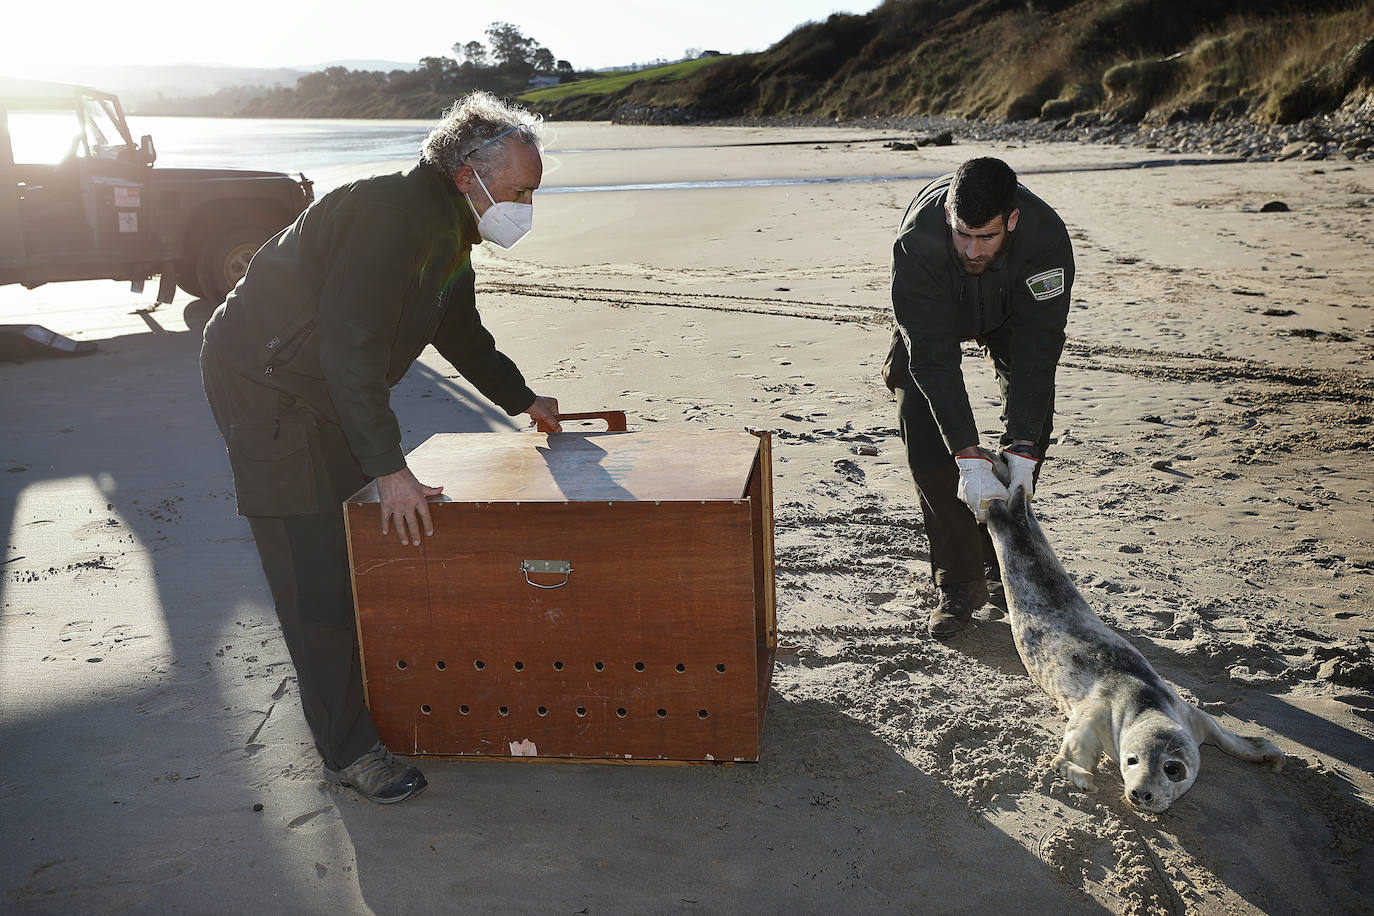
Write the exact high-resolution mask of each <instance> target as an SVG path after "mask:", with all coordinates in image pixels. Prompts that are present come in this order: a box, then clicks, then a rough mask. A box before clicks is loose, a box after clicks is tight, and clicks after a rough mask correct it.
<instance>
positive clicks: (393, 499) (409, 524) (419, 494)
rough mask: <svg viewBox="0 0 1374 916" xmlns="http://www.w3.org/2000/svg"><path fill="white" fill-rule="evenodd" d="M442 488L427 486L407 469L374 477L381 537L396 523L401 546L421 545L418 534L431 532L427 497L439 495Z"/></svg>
mask: <svg viewBox="0 0 1374 916" xmlns="http://www.w3.org/2000/svg"><path fill="white" fill-rule="evenodd" d="M442 492H444V488H443V487H427V486H425V485H424V484H422V483H420V481H418V480H416V479H415V475H414V474H412V473H411V471H410V468H401V469H400V470H399V471H397V472H396V473H394V474H386V475H383V476H381V477H378V478H377V495H378V496H380V497H381V500H382V534H383V535H386V533H387V532H388V531H390V530H391V523H392V522H393V521H394V522H395V523H396V536H397V537H399V538H400V539H401V543H402V544H407V545H409V544H414V545H415V546H416V547H419V546H420V531H421V530H422V525H423V530H424V532H425V534H433V533H434V521H433V519H431V518H430V515H429V503H427V502H425V497H426V496H438V495H439V494H440V493H442Z"/></svg>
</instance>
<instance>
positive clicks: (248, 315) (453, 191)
mask: <svg viewBox="0 0 1374 916" xmlns="http://www.w3.org/2000/svg"><path fill="white" fill-rule="evenodd" d="M537 126H538V123H537V119H536V118H534V117H533V116H532V115H530V114H529V113H528V112H526V111H524V110H523V109H518V108H512V107H509V106H507V105H505V104H503V103H502V102H500V101H499V100H497V99H496V98H494V97H493V96H491V95H490V94H487V93H483V92H475V93H472V94H471V95H469V96H467V97H465V98H463V99H461V100H459V101H458V102H457V103H455V104H454V105H453V107H452V108H451V109H449V111H448V112H446V113H445V116H444V118H443V119H442V120H441V121H440V122H439V124H438V125H437V126H436V127H435V128H434V129H433V130H432V131H431V132H430V134H429V136H428V137H427V138H426V140H425V142H424V146H423V149H422V152H421V157H420V161H419V163H418V164H417V165H416V166H415V167H414V168H412V169H410V171H408V172H404V173H399V174H394V175H384V176H379V177H374V178H368V179H365V180H362V181H358V182H354V183H353V184H350V185H346V186H344V187H342V188H339V189H337V190H335V191H332V192H331V193H329V194H327V195H325V196H324V197H323V198H321V199H320V200H319V201H317V202H316V203H315V204H314V205H313V206H311V207H310V208H309V209H307V210H306V211H305V212H304V213H302V214H301V215H300V217H299V218H298V219H297V220H296V222H295V223H294V224H293V225H291V226H289V227H287V228H286V229H283V230H282V231H281V232H280V233H278V234H277V236H276V237H275V238H273V239H271V240H270V241H268V242H267V243H266V244H265V245H264V246H263V247H262V249H261V250H260V251H259V252H258V253H257V255H256V256H255V257H254V258H253V261H252V263H251V265H250V266H249V268H248V273H247V275H246V276H244V278H243V279H242V280H241V281H240V282H239V285H238V286H237V288H235V289H234V290H233V292H231V293H230V294H229V296H228V298H227V299H226V300H225V302H224V304H222V305H221V306H220V307H219V308H218V309H217V310H216V311H215V313H214V315H213V316H212V317H211V319H210V322H209V324H207V325H206V327H205V340H204V345H203V348H202V350H201V373H202V378H203V380H204V383H205V394H206V397H207V399H208V400H209V402H210V409H211V411H212V412H213V413H214V417H215V423H216V424H217V425H218V426H219V429H220V432H221V433H222V434H223V436H224V440H225V443H226V444H227V446H228V451H229V462H230V465H231V467H232V469H233V474H234V488H235V490H236V492H237V495H238V510H239V514H240V515H244V516H247V517H248V519H249V525H250V527H251V528H252V531H253V537H254V539H255V541H256V542H257V547H258V553H259V555H260V556H261V559H262V566H263V570H264V572H265V573H266V574H267V581H268V584H269V586H270V587H271V591H272V597H273V599H274V601H275V603H276V609H277V617H278V620H280V622H281V627H282V633H283V635H284V636H285V638H286V644H287V648H288V649H289V650H290V653H291V660H292V662H293V663H294V664H295V667H296V675H297V682H298V685H299V689H300V695H301V705H302V707H303V708H304V711H305V718H306V721H307V723H309V726H310V730H311V732H312V733H313V734H314V738H315V746H316V747H317V748H318V749H319V752H320V756H321V757H322V758H323V761H324V775H325V778H326V779H327V780H328V781H330V782H333V783H335V784H338V785H343V786H350V787H352V788H354V789H356V790H357V791H358V792H360V793H361V794H362V795H364V796H365V797H367V798H368V799H370V800H372V801H375V802H379V803H383V804H386V803H391V802H399V801H403V800H405V799H406V798H409V797H411V796H413V795H415V794H417V793H419V792H420V791H421V790H423V789H424V787H425V785H426V783H425V778H424V776H423V775H422V774H421V773H420V771H419V770H417V769H416V768H415V767H414V766H410V765H408V764H406V763H405V762H404V761H403V760H402V759H399V758H397V757H395V756H394V755H392V754H391V752H390V751H389V750H388V749H387V748H386V747H385V746H384V745H383V744H382V742H381V740H380V739H379V737H378V734H377V729H376V727H375V726H374V724H373V722H372V717H371V715H370V714H369V713H368V710H367V708H366V706H365V705H364V703H363V689H362V675H361V668H360V664H359V659H358V643H357V629H356V627H355V625H354V616H353V595H352V585H351V580H350V575H349V565H348V555H347V549H346V542H345V535H344V525H343V515H342V510H341V503H342V501H343V500H344V499H345V498H347V497H348V496H349V495H350V494H352V493H353V492H355V491H356V490H357V489H358V488H360V487H362V486H363V485H364V484H366V483H367V482H368V481H369V480H373V479H375V480H376V481H377V489H378V493H379V496H380V501H381V517H380V518H379V519H378V524H379V525H380V526H381V531H382V533H383V534H388V533H389V532H390V531H391V530H392V529H394V531H395V535H396V536H397V537H398V538H399V539H400V542H401V543H402V544H407V545H409V544H414V545H416V546H418V545H419V543H420V537H421V532H423V533H424V534H426V535H430V534H433V533H434V528H433V522H432V519H431V516H430V512H429V507H428V504H427V503H426V501H425V500H426V497H430V496H437V495H438V494H439V493H440V492H441V490H442V488H441V487H438V486H427V485H425V484H423V483H421V482H420V481H419V480H417V479H416V478H415V475H414V474H412V473H411V472H410V470H409V469H408V468H407V467H406V462H405V457H404V455H403V454H402V451H401V433H400V427H399V424H398V423H397V420H396V416H395V414H394V413H393V412H392V410H391V406H390V388H391V386H393V385H395V384H396V383H397V382H398V381H400V379H401V377H402V376H403V375H405V373H406V370H407V369H409V368H410V365H411V364H412V363H413V362H415V360H416V358H417V357H419V355H420V352H421V351H422V350H423V349H424V348H425V346H426V345H427V344H433V345H434V347H435V348H436V349H437V350H438V351H439V353H440V354H441V355H442V356H443V357H444V358H445V359H447V360H448V361H449V362H450V363H452V364H453V366H454V368H456V369H457V370H458V371H459V372H461V373H462V374H463V376H464V377H465V378H467V379H468V380H469V381H470V382H472V384H473V385H475V386H476V387H477V389H478V390H479V391H481V392H482V394H483V395H484V396H486V397H487V398H489V399H490V400H491V401H492V402H494V403H495V404H497V405H498V406H500V407H501V408H502V409H504V410H505V411H506V412H507V413H508V414H510V415H511V416H515V415H517V414H520V413H527V414H529V415H530V418H531V420H530V422H531V423H533V422H535V421H536V420H543V421H544V422H546V423H547V424H549V425H550V426H552V427H553V428H555V429H557V428H558V402H557V401H556V400H554V399H553V398H549V397H538V396H536V395H535V393H534V392H533V391H531V390H530V388H529V387H528V386H527V385H526V384H525V379H524V377H523V376H522V375H521V374H520V370H519V369H517V368H516V366H515V364H514V363H513V362H512V361H511V360H510V359H509V358H508V357H506V356H505V355H504V354H503V353H501V352H500V351H499V350H497V349H496V345H495V342H494V340H493V339H492V336H491V334H490V333H488V331H487V330H486V328H484V327H483V326H482V320H481V317H480V316H479V315H478V313H477V307H476V303H475V299H474V275H473V270H472V264H471V258H470V255H471V249H472V246H473V245H475V244H479V243H480V242H481V241H483V240H486V241H489V242H492V243H493V244H495V245H498V246H500V247H502V248H509V247H510V246H512V245H514V244H515V243H516V242H517V241H519V240H520V238H521V237H522V236H523V235H524V234H525V233H526V232H528V231H529V229H530V226H531V222H532V213H533V207H532V204H531V196H532V195H533V193H534V191H535V189H537V188H538V187H539V182H540V179H541V177H542V174H543V165H542V162H541V160H540V147H539V141H538V138H537V137H536V135H535V128H536V127H537Z"/></svg>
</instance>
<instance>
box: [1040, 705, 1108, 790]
mask: <svg viewBox="0 0 1374 916" xmlns="http://www.w3.org/2000/svg"><path fill="white" fill-rule="evenodd" d="M1111 715H1112V710H1111V707H1110V706H1103V705H1102V704H1101V703H1100V702H1099V701H1098V700H1096V699H1087V700H1084V701H1083V702H1082V703H1080V704H1078V708H1077V709H1075V710H1074V711H1073V715H1072V716H1070V717H1069V725H1068V728H1066V729H1065V730H1064V740H1063V741H1062V742H1061V743H1060V745H1059V753H1058V755H1056V756H1055V758H1054V760H1053V761H1051V763H1050V768H1051V769H1053V770H1054V771H1055V772H1057V773H1058V774H1059V775H1060V776H1063V777H1064V778H1065V779H1067V780H1069V782H1071V783H1073V784H1074V785H1075V786H1077V787H1078V788H1080V789H1085V790H1087V791H1089V792H1091V791H1093V790H1094V789H1096V788H1097V785H1096V783H1094V781H1093V769H1094V768H1095V767H1096V766H1097V761H1098V760H1100V759H1101V757H1102V736H1101V735H1100V734H1098V730H1097V729H1098V723H1099V721H1100V720H1102V719H1104V718H1105V719H1106V720H1107V721H1110V720H1111Z"/></svg>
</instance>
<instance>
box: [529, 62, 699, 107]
mask: <svg viewBox="0 0 1374 916" xmlns="http://www.w3.org/2000/svg"><path fill="white" fill-rule="evenodd" d="M724 59H725V56H722V57H700V58H697V59H696V60H684V61H680V62H678V63H676V64H666V65H665V66H662V67H653V68H650V69H648V70H625V71H622V72H619V73H611V74H609V75H607V76H597V77H592V78H591V79H585V80H577V81H576V82H572V83H563V84H562V85H559V86H549V87H547V88H545V89H535V90H532V91H530V92H526V93H524V94H523V95H521V96H520V100H521V101H522V102H526V103H528V104H531V105H549V104H553V103H556V102H560V101H562V100H564V99H568V98H571V97H573V96H591V97H601V96H608V95H614V94H616V93H619V92H623V91H625V90H626V89H628V88H630V86H632V85H634V84H636V83H641V82H652V83H671V82H673V81H675V80H680V79H682V78H683V77H686V76H691V75H692V74H693V73H696V72H697V71H698V70H700V69H701V68H702V67H709V66H710V65H711V64H714V63H716V62H717V61H720V60H724Z"/></svg>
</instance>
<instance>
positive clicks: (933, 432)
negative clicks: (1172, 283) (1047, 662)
mask: <svg viewBox="0 0 1374 916" xmlns="http://www.w3.org/2000/svg"><path fill="white" fill-rule="evenodd" d="M1073 278H1074V265H1073V250H1072V246H1071V245H1070V242H1069V235H1068V232H1067V231H1066V230H1065V228H1064V223H1063V221H1062V220H1061V219H1060V218H1059V216H1058V215H1057V214H1056V213H1055V212H1054V210H1052V209H1051V208H1050V206H1049V205H1048V204H1046V203H1045V202H1044V201H1042V200H1041V199H1040V198H1038V197H1036V196H1035V195H1034V194H1032V193H1030V192H1029V191H1027V190H1026V189H1025V188H1024V187H1022V186H1021V185H1019V184H1018V183H1017V180H1016V173H1015V172H1014V171H1012V169H1011V167H1010V166H1008V165H1007V164H1006V163H1005V162H1003V161H1001V160H1000V159H992V158H980V159H970V160H969V161H967V162H965V163H964V164H963V165H961V166H960V167H959V169H958V171H956V172H955V173H954V174H952V175H946V176H944V177H942V178H938V179H936V180H935V181H933V182H931V183H930V184H928V185H926V186H925V188H923V189H922V190H921V192H920V194H918V195H917V196H916V199H915V200H913V201H912V202H911V206H909V207H908V208H907V211H906V216H905V217H904V218H903V220H902V226H901V230H900V232H899V233H898V235H897V242H896V244H895V245H894V246H893V250H892V308H893V312H894V315H895V318H896V323H897V327H896V331H895V332H894V334H893V337H892V348H891V351H890V352H889V354H888V359H887V363H886V365H884V367H883V378H884V381H886V382H887V386H888V388H889V389H891V390H892V391H893V392H894V393H895V394H896V396H897V405H898V406H897V409H898V413H899V424H900V428H901V433H902V441H903V442H904V443H905V445H906V453H907V464H908V465H909V466H910V468H911V474H912V476H913V477H914V478H915V481H916V489H917V491H918V493H919V495H920V501H921V512H922V515H923V516H924V519H925V529H926V536H927V537H928V538H929V540H930V566H931V575H932V577H933V579H934V581H935V585H936V587H937V588H938V590H939V592H940V601H939V605H938V606H937V607H936V608H935V609H934V610H933V611H932V612H931V614H930V621H929V627H930V632H931V634H932V635H934V636H950V635H952V634H954V633H957V632H959V631H960V630H962V629H963V628H964V627H965V626H966V625H967V624H968V621H969V619H970V618H971V617H972V615H973V612H974V611H975V610H977V609H978V608H980V607H982V605H983V604H984V602H986V601H987V600H988V598H989V589H988V580H989V579H992V580H993V581H994V582H995V583H996V580H997V579H998V578H999V576H998V573H997V557H996V555H995V554H994V552H993V548H992V543H991V541H990V539H989V538H988V534H987V530H986V528H984V527H982V526H981V525H980V524H979V523H980V522H982V521H983V520H984V519H986V517H987V505H988V503H989V502H990V501H991V500H993V499H1007V498H1008V496H1009V492H1008V488H1007V487H1004V486H1003V485H1002V484H1001V483H1000V482H999V481H998V479H997V478H996V477H995V476H994V475H993V473H992V462H991V461H990V460H989V459H988V457H987V456H986V453H984V452H983V450H982V449H981V448H980V447H979V436H978V427H977V426H976V425H975V422H974V418H973V410H972V408H971V407H970V406H969V399H968V392H967V390H966V389H965V387H964V377H963V374H962V371H961V369H960V365H959V363H960V359H961V356H962V350H961V343H962V342H963V341H966V340H973V341H976V342H977V343H978V344H979V345H980V346H982V348H983V351H984V354H985V355H986V356H987V358H988V360H989V361H990V362H991V364H992V368H993V371H994V373H995V374H996V376H997V383H998V386H999V388H1000V389H1001V394H1002V414H1001V419H1002V421H1003V424H1004V428H1005V431H1004V432H1003V433H1002V435H1001V437H1000V444H1001V446H1002V448H1003V454H1004V455H1006V456H1007V460H1008V462H1009V464H1010V465H1011V468H1012V475H1013V477H1012V489H1015V488H1016V487H1024V489H1025V490H1026V494H1027V496H1029V495H1030V494H1031V493H1032V492H1033V490H1034V481H1035V478H1036V477H1037V476H1038V472H1039V462H1040V461H1041V460H1042V459H1043V458H1044V456H1045V449H1046V447H1047V446H1048V445H1049V439H1050V431H1051V429H1052V427H1053V414H1054V372H1055V368H1056V366H1057V365H1058V362H1059V354H1060V352H1061V351H1062V349H1063V346H1064V326H1065V322H1066V321H1067V318H1068V310H1069V298H1070V295H1071V291H1072V288H1073ZM996 586H997V587H998V588H1000V583H996Z"/></svg>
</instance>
